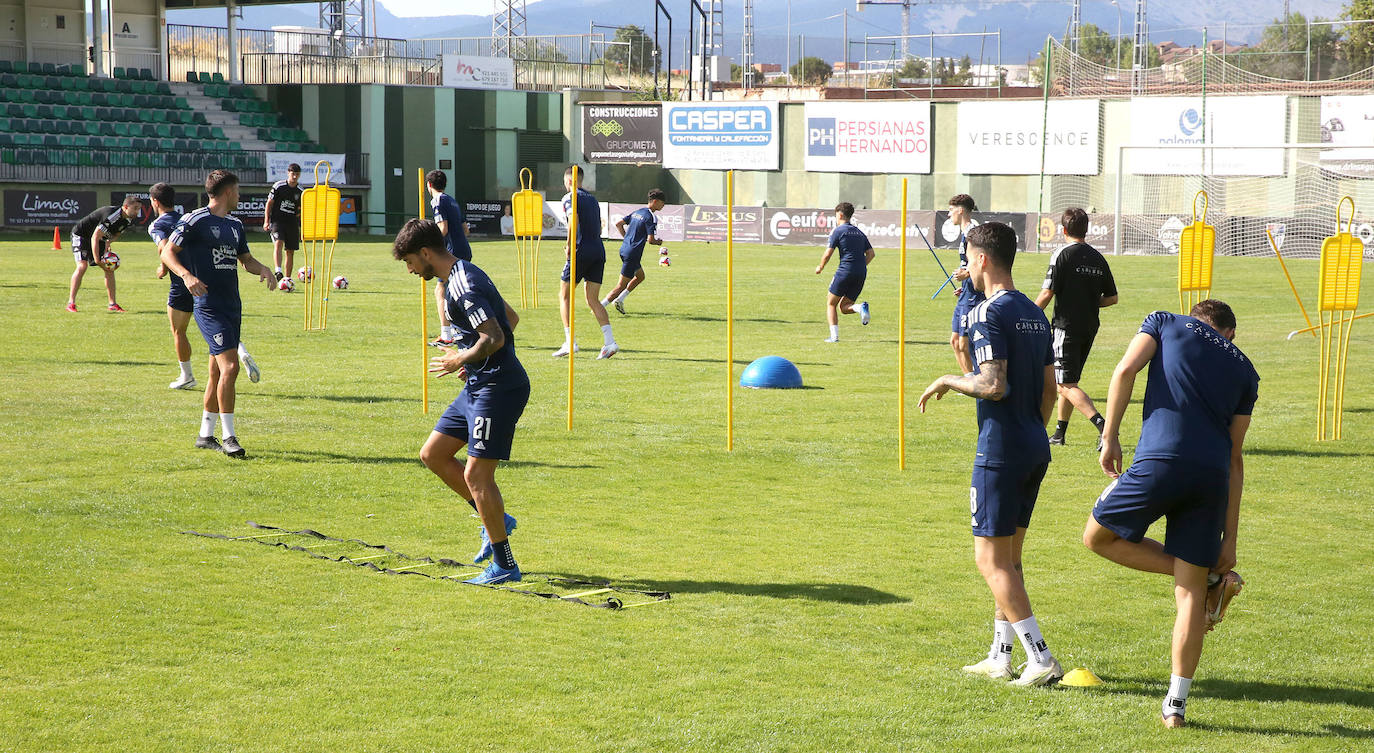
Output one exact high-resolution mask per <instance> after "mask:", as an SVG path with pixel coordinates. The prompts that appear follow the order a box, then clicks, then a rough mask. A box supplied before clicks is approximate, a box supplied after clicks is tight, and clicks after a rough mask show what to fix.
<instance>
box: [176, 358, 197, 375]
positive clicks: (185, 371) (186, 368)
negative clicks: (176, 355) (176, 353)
mask: <svg viewBox="0 0 1374 753" xmlns="http://www.w3.org/2000/svg"><path fill="white" fill-rule="evenodd" d="M177 365H178V366H180V367H181V378H182V379H194V378H195V377H193V376H191V362H190V361H177Z"/></svg>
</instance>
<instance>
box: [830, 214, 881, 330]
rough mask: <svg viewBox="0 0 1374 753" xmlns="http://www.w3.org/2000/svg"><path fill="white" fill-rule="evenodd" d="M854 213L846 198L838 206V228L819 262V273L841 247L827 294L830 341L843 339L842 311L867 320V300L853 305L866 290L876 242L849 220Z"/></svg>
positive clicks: (866, 322)
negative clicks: (869, 240)
mask: <svg viewBox="0 0 1374 753" xmlns="http://www.w3.org/2000/svg"><path fill="white" fill-rule="evenodd" d="M853 216H854V205H853V204H850V203H849V202H847V201H842V202H840V203H839V204H838V205H837V206H836V207H835V229H834V230H831V231H830V240H829V241H827V242H826V244H825V253H824V254H821V263H820V264H817V265H816V274H820V273H821V270H823V269H825V264H826V262H828V261H830V255H831V254H833V253H835V251H836V250H837V249H838V250H839V252H840V261H839V263H838V264H837V265H836V266H835V277H834V278H833V279H832V280H831V281H830V292H829V294H827V295H826V298H825V320H826V322H828V323H829V324H830V337H828V338H826V340H825V341H826V342H828V343H837V342H839V341H840V314H842V313H843V314H858V315H859V321H860V322H861V323H863V324H868V301H864V302H863V303H861V304H859V305H858V307H855V306H854V301H856V300H858V298H859V294H860V293H862V292H863V289H864V280H866V279H868V265H869V264H870V263H872V262H873V257H874V256H875V254H874V253H873V244H872V243H869V242H868V236H866V235H864V231H862V230H860V229H858V228H857V227H854V225H852V224H850V222H849V220H850V219H851V218H852V217H853Z"/></svg>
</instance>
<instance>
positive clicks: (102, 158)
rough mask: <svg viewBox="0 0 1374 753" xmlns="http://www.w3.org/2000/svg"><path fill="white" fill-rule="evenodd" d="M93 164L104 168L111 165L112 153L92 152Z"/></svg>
mask: <svg viewBox="0 0 1374 753" xmlns="http://www.w3.org/2000/svg"><path fill="white" fill-rule="evenodd" d="M91 163H92V164H95V165H99V166H102V167H103V166H105V165H108V164H110V153H109V152H105V151H100V152H92V153H91Z"/></svg>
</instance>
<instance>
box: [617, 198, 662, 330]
mask: <svg viewBox="0 0 1374 753" xmlns="http://www.w3.org/2000/svg"><path fill="white" fill-rule="evenodd" d="M667 198H668V196H667V194H665V193H663V191H662V190H661V189H658V188H655V189H653V190H652V191H650V192H649V202H648V204H646V205H645V206H642V207H640V208H639V209H636V210H635V211H633V212H631V213H630V214H627V215H625V216H624V217H621V218H620V219H619V220H616V223H615V227H616V229H617V230H619V231H620V235H621V237H622V238H624V239H625V240H623V241H621V243H620V280H619V281H617V282H616V285H615V287H614V288H613V289H612V290H611V292H609V293H607V294H606V297H605V298H602V299H601V306H602V307H603V308H604V307H606V306H610V305H611V304H615V310H616V311H619V312H620V313H622V314H623V313H625V299H626V298H628V297H629V296H630V293H631V292H632V291H633V290H634V289H635V288H637V287H639V285H640V283H642V282H644V262H643V258H644V247H645V246H646V245H651V246H662V245H663V241H661V240H659V238H658V235H657V233H658V217H657V216H656V215H655V214H654V212H657V211H659V210H660V209H662V208H663V202H665V201H667ZM664 253H667V249H664Z"/></svg>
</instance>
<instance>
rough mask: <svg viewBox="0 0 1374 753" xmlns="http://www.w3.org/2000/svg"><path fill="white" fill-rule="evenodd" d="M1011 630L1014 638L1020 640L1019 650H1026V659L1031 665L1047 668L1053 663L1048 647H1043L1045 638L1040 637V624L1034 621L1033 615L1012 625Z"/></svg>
mask: <svg viewBox="0 0 1374 753" xmlns="http://www.w3.org/2000/svg"><path fill="white" fill-rule="evenodd" d="M1011 629H1012V630H1015V631H1016V637H1018V638H1020V639H1021V648H1024V649H1026V657H1027V658H1029V659H1030V662H1031V664H1034V665H1036V666H1038V667H1047V666H1049V665H1050V664H1053V663H1054V656H1053V655H1052V654H1050V647H1049V646H1047V645H1045V637H1044V636H1042V635H1040V624H1039V623H1038V622H1036V621H1035V615H1031V616H1030V617H1027V618H1026V619H1024V620H1021V621H1020V622H1017V623H1013V624H1012V626H1011Z"/></svg>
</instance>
